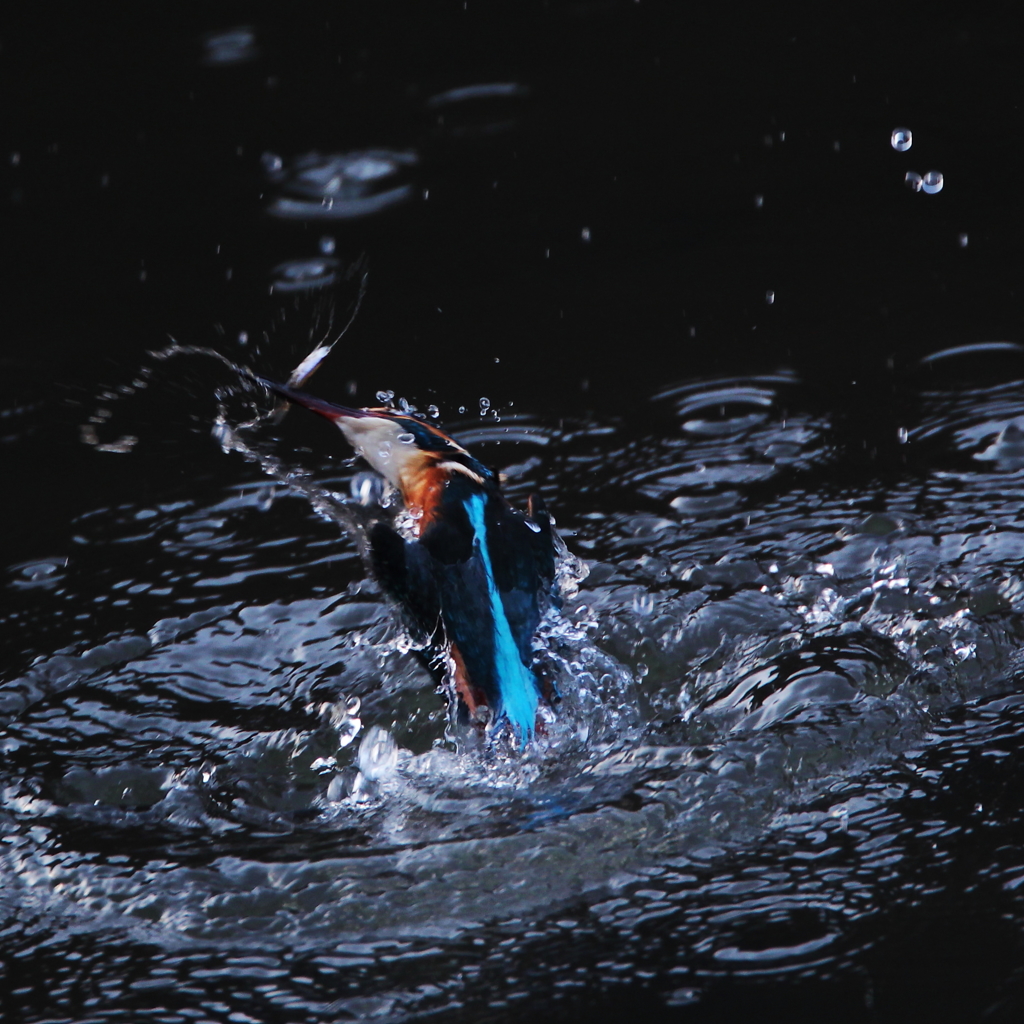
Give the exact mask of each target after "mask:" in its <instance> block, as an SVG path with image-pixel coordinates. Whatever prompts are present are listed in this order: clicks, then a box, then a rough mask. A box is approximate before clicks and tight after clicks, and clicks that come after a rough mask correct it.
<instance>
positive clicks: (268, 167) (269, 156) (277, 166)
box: [260, 153, 284, 174]
mask: <svg viewBox="0 0 1024 1024" xmlns="http://www.w3.org/2000/svg"><path fill="white" fill-rule="evenodd" d="M260 163H261V164H263V169H264V170H265V171H266V172H267V174H276V173H277V172H278V171H280V170H281V169H282V168H283V167H284V161H283V160H282V159H281V158H280V157H279V156H278V155H277V154H276V153H264V154H263V156H261V157H260Z"/></svg>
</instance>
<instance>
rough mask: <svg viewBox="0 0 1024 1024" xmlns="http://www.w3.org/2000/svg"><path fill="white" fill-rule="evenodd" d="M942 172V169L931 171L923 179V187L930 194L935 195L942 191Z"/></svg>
mask: <svg viewBox="0 0 1024 1024" xmlns="http://www.w3.org/2000/svg"><path fill="white" fill-rule="evenodd" d="M942 185H943V181H942V172H941V171H929V172H928V173H927V174H926V175H925V176H924V177H923V178H922V179H921V188H922V190H923V191H925V192H927V193H928V194H929V195H931V196H933V195H935V193H936V192H941V191H942Z"/></svg>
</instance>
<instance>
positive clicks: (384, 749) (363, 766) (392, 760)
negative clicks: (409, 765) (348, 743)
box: [357, 725, 398, 781]
mask: <svg viewBox="0 0 1024 1024" xmlns="http://www.w3.org/2000/svg"><path fill="white" fill-rule="evenodd" d="M357 760H358V762H359V770H360V771H361V772H362V773H363V775H365V776H366V777H367V778H368V779H371V780H374V781H375V780H377V779H380V778H383V777H384V776H385V775H389V774H390V773H391V772H392V771H393V770H394V768H395V766H396V765H397V764H398V747H397V746H396V745H395V741H394V739H393V738H392V736H391V733H389V732H388V731H387V729H382V728H381V727H380V726H379V725H374V726H372V727H371V728H370V729H369V731H368V732H367V733H366V735H365V736H364V737H363V742H362V743H360V744H359V754H358V758H357Z"/></svg>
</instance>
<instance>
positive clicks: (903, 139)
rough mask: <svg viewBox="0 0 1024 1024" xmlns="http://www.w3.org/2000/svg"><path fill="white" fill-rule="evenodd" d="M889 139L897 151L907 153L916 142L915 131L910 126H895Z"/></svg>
mask: <svg viewBox="0 0 1024 1024" xmlns="http://www.w3.org/2000/svg"><path fill="white" fill-rule="evenodd" d="M889 141H890V142H891V143H892V148H893V149H895V150H896V152H897V153H906V151H907V150H908V149H910V147H911V146H912V145H913V144H914V133H913V132H912V131H911V130H910V129H909V128H893V130H892V135H891V136H890V138H889Z"/></svg>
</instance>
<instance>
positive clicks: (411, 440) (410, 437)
mask: <svg viewBox="0 0 1024 1024" xmlns="http://www.w3.org/2000/svg"><path fill="white" fill-rule="evenodd" d="M398 440H399V441H401V442H402V444H415V443H416V435H415V434H409V433H405V434H399V435H398Z"/></svg>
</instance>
